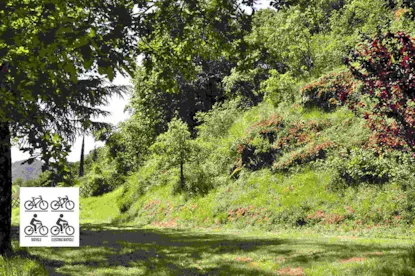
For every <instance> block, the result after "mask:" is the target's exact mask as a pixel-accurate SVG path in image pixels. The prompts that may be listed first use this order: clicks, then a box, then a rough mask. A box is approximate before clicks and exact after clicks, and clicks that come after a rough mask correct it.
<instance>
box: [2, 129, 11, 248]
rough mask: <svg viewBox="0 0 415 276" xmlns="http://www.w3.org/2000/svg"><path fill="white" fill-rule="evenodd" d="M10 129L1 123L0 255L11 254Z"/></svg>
mask: <svg viewBox="0 0 415 276" xmlns="http://www.w3.org/2000/svg"><path fill="white" fill-rule="evenodd" d="M11 159H12V158H11V142H10V129H9V124H8V123H7V122H0V255H6V254H8V253H9V252H11V249H12V247H11V236H10V235H11V233H10V231H11V218H12V210H11V206H12V160H11Z"/></svg>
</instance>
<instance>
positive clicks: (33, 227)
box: [24, 214, 49, 236]
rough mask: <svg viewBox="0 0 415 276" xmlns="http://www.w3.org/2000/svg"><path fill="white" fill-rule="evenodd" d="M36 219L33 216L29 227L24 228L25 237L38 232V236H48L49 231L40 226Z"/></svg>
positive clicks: (40, 223)
mask: <svg viewBox="0 0 415 276" xmlns="http://www.w3.org/2000/svg"><path fill="white" fill-rule="evenodd" d="M36 218H37V215H36V214H34V215H33V218H32V220H31V221H30V225H28V226H26V227H25V229H24V232H25V234H26V235H28V236H31V235H33V234H34V233H37V231H39V234H40V235H42V236H45V235H47V234H48V232H49V229H48V228H47V227H46V226H44V225H43V224H42V222H41V221H40V220H38V219H36Z"/></svg>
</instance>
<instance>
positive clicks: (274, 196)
mask: <svg viewBox="0 0 415 276" xmlns="http://www.w3.org/2000/svg"><path fill="white" fill-rule="evenodd" d="M229 112H230V111H229V110H218V111H217V113H229ZM214 113H215V111H214V112H213V113H212V116H211V117H212V118H215V116H216V117H218V114H217V113H215V114H216V115H213V114H214ZM277 117H278V118H282V119H280V120H282V121H283V122H284V125H285V126H284V127H280V128H279V129H277V130H275V131H276V133H275V134H274V135H275V137H276V138H275V141H273V144H272V145H270V144H269V143H268V141H267V140H266V139H261V138H258V136H255V133H254V134H252V132H255V131H257V132H260V133H265V132H264V129H263V128H261V129H259V130H258V129H255V127H256V126H258V125H260V124H261V123H262V124H265V128H266V127H268V133H269V132H270V131H271V130H270V128H269V127H271V128H272V124H273V121H272V120H275V118H277ZM215 123H218V124H219V122H215ZM215 123H214V122H210V125H209V123H207V124H206V126H205V128H203V127H202V128H201V135H200V137H202V138H198V139H199V143H205V144H208V145H211V148H210V152H209V154H207V158H205V159H204V161H200V162H202V165H200V164H199V165H198V164H196V163H190V164H187V165H186V166H187V170H188V171H190V172H189V174H191V173H193V172H192V171H193V170H195V167H196V166H199V167H200V166H204V165H205V166H208V168H209V169H210V171H209V172H208V173H209V174H210V175H209V176H210V177H211V179H203V178H201V179H200V181H201V182H199V183H197V184H199V185H200V184H202V185H206V184H204V183H203V182H207V181H209V183H210V184H209V185H210V186H209V187H210V190H209V191H208V192H207V193H205V194H200V193H199V194H197V193H193V194H191V193H189V192H187V193H186V192H182V193H178V192H175V191H176V190H177V181H178V179H177V171H176V170H175V169H172V170H169V171H165V172H162V173H161V175H160V171H159V167H158V165H157V164H154V163H155V161H154V160H151V161H149V162H148V163H147V164H146V165H145V166H144V167H143V168H142V169H141V170H139V171H138V172H137V173H136V174H134V175H132V176H130V177H129V178H128V180H127V183H126V184H125V186H124V187H123V192H122V195H121V196H120V197H119V198H118V201H119V206H120V208H121V210H122V211H123V213H122V214H121V215H120V216H119V218H118V221H120V222H131V223H134V224H135V223H144V224H147V223H152V224H154V225H166V226H176V225H188V226H214V227H215V226H216V227H223V226H230V227H233V228H239V229H240V228H244V227H252V226H254V227H258V228H260V229H267V230H275V229H280V228H281V227H314V228H316V229H320V228H321V229H336V230H338V231H357V232H359V233H365V232H367V231H366V230H368V229H371V228H382V229H386V228H402V229H403V230H402V231H404V232H405V231H407V234H410V233H411V231H413V230H412V228H411V227H408V224H410V225H412V222H413V219H414V217H413V214H412V211H411V210H412V204H413V203H412V194H413V192H412V183H414V182H411V178H409V179H408V178H406V179H405V178H403V177H399V175H400V174H399V171H398V168H399V169H400V170H402V171H404V172H405V173H402V172H401V175H403V174H405V175H410V176H411V175H412V176H413V175H414V174H413V168H411V167H410V166H407V165H405V164H401V163H399V162H398V163H399V164H398V163H396V161H394V160H393V159H392V158H388V157H383V158H384V159H381V158H379V157H376V156H375V155H374V154H372V153H371V151H370V150H369V149H367V142H368V137H369V134H370V131H369V129H368V128H367V126H366V125H365V122H364V121H363V120H362V119H360V118H357V117H355V116H354V115H353V113H352V112H350V111H349V110H347V109H346V108H340V109H338V110H336V111H334V112H328V113H327V112H324V111H319V110H317V109H314V110H309V109H304V108H302V107H301V106H300V105H298V104H294V105H292V106H290V107H284V108H274V107H272V106H269V105H267V104H262V105H260V106H258V107H255V108H253V109H250V110H248V111H246V112H243V113H240V114H239V115H238V116H236V117H235V119H234V121H233V122H232V123H231V124H230V125H229V127H228V129H227V131H226V132H225V133H227V134H226V135H222V136H216V137H214V135H215V130H214V129H212V128H214V127H217V124H215ZM310 125H311V126H312V127H311V128H310V127H309V128H308V129H307V127H308V126H310ZM202 126H203V125H202ZM287 129H288V131H287ZM316 129H317V130H316ZM304 130H305V131H304ZM206 133H209V135H210V136H204V134H206ZM290 134H295V135H297V137H294V138H295V139H294V138H293V137H290V136H289V135H290ZM247 136H249V137H250V138H249V139H251V140H250V141H249V142H246V137H247ZM251 136H253V138H252V137H251ZM259 137H261V136H259ZM255 139H256V140H257V141H255ZM290 139H291V140H290ZM281 141H285V143H286V145H285V146H283V147H280V148H279V150H280V153H279V154H278V156H277V157H276V158H275V160H273V162H271V163H270V165H269V166H268V165H266V164H265V165H264V164H262V165H258V164H261V163H260V162H258V160H260V159H261V158H264V156H266V155H260V154H261V151H259V150H258V149H262V153H264V152H265V153H266V152H267V151H270V150H271V149H272V147H275V145H278V144H279V143H280V142H281ZM287 141H288V142H287ZM244 143H245V144H244ZM254 143H256V144H254ZM240 144H243V145H247V146H250V145H254V146H255V150H254V154H251V156H249V158H247V160H248V161H246V162H245V163H244V164H241V160H239V161H238V158H239V159H240V158H241V157H240V153H238V151H237V150H232V148H238V145H240ZM324 144H329V145H330V146H329V147H327V148H321V147H319V145H324ZM261 147H262V148H261ZM316 148H317V150H316ZM347 152H350V154H349V155H347V154H346V153H347ZM255 153H257V155H255ZM350 155H351V157H350ZM365 160H366V161H367V162H365ZM255 161H256V163H255ZM238 162H239V165H238ZM215 163H220V164H221V165H222V164H224V165H222V166H225V169H222V170H220V171H219V169H218V168H217V167H215V166H214V165H215ZM235 164H236V165H235ZM388 164H389V165H391V166H389V165H388ZM392 164H395V165H394V166H392ZM234 168H236V169H234ZM249 168H250V169H249ZM215 169H216V170H217V171H215ZM344 170H346V171H348V170H350V171H353V170H360V171H361V172H365V173H366V174H362V175H361V176H353V175H351V176H349V178H353V177H354V179H352V180H353V181H357V182H358V183H354V182H353V183H352V182H350V183H348V182H344V181H345V180H344V179H342V175H341V174H339V171H341V172H343V171H344ZM379 170H384V171H381V172H379ZM232 171H233V172H234V173H233V176H231V172H232ZM235 171H236V172H235ZM382 173H385V174H388V176H389V178H388V179H387V180H385V181H383V182H381V183H378V182H376V181H372V180H373V179H372V178H375V176H376V175H377V176H379V175H380V174H382ZM394 173H395V176H393V175H392V174H394ZM343 174H344V172H343ZM370 176H373V177H372V178H370ZM350 181H351V180H350ZM412 181H413V178H412ZM189 182H190V181H189ZM192 183H193V182H192ZM408 190H409V191H410V192H409V191H408Z"/></svg>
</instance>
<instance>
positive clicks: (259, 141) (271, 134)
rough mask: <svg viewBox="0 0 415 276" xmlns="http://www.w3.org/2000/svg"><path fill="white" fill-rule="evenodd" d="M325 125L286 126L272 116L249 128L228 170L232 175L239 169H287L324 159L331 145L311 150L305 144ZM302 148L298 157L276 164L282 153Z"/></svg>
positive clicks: (315, 146) (307, 122)
mask: <svg viewBox="0 0 415 276" xmlns="http://www.w3.org/2000/svg"><path fill="white" fill-rule="evenodd" d="M328 125H329V123H328V122H327V121H321V122H318V121H315V120H309V121H299V122H298V121H297V122H293V123H288V122H284V121H283V120H282V118H281V117H277V116H275V115H273V116H272V117H271V118H270V119H268V120H262V121H260V122H258V123H256V124H254V125H252V126H251V127H250V128H248V131H247V132H248V134H247V137H245V138H244V139H243V140H242V142H240V143H239V144H238V145H237V146H236V152H237V154H238V155H239V156H238V158H237V160H236V164H235V165H234V167H233V168H232V169H231V174H232V175H235V174H236V173H238V172H239V171H240V169H241V168H242V167H245V168H247V169H250V170H259V169H262V168H271V167H274V169H286V168H288V167H290V166H292V165H295V164H303V163H307V162H310V161H313V160H316V159H319V158H324V157H325V153H326V148H328V147H330V146H331V145H332V143H331V142H326V143H321V144H317V145H314V144H313V145H310V146H306V144H308V143H310V142H312V141H313V138H314V137H313V136H314V135H316V134H317V133H318V132H320V131H322V130H323V129H324V128H325V127H327V126H328ZM304 146H305V149H303V151H302V152H301V153H298V154H297V153H295V154H294V155H293V156H292V158H289V160H285V161H283V162H282V163H281V162H279V159H280V157H281V156H283V155H284V153H287V152H290V151H293V150H296V149H298V148H300V147H304ZM278 162H279V163H278ZM275 164H277V165H275Z"/></svg>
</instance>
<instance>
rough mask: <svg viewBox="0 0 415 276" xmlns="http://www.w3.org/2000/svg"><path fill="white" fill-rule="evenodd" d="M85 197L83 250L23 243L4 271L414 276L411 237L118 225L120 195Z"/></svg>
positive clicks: (2, 262)
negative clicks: (25, 244) (118, 198)
mask: <svg viewBox="0 0 415 276" xmlns="http://www.w3.org/2000/svg"><path fill="white" fill-rule="evenodd" d="M119 192H120V190H117V191H115V192H113V193H109V194H106V195H104V196H103V197H96V198H88V199H81V241H80V244H81V246H80V247H79V248H45V247H43V248H20V247H19V246H18V219H19V217H18V209H14V210H13V215H14V217H13V225H14V227H13V245H14V248H15V251H16V253H15V256H14V257H12V258H9V259H0V275H7V276H9V275H16V276H17V275H18V276H20V275H48V274H50V275H415V252H414V251H412V247H411V244H412V241H411V239H409V238H405V239H404V238H402V239H400V238H399V237H397V238H393V239H392V238H389V239H386V238H370V237H354V236H340V235H337V236H329V235H324V234H321V233H315V232H312V231H310V230H304V229H303V230H282V231H281V232H278V233H275V232H274V233H270V232H263V231H253V230H251V231H248V230H229V229H223V228H222V229H219V228H218V229H204V228H196V229H176V228H160V227H156V226H147V227H140V226H137V225H129V226H127V225H124V226H121V225H114V224H111V223H110V221H111V220H112V218H114V217H116V215H117V214H118V209H117V208H116V206H115V203H114V202H115V200H114V199H115V198H114V197H116V196H117V195H118V193H119Z"/></svg>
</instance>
